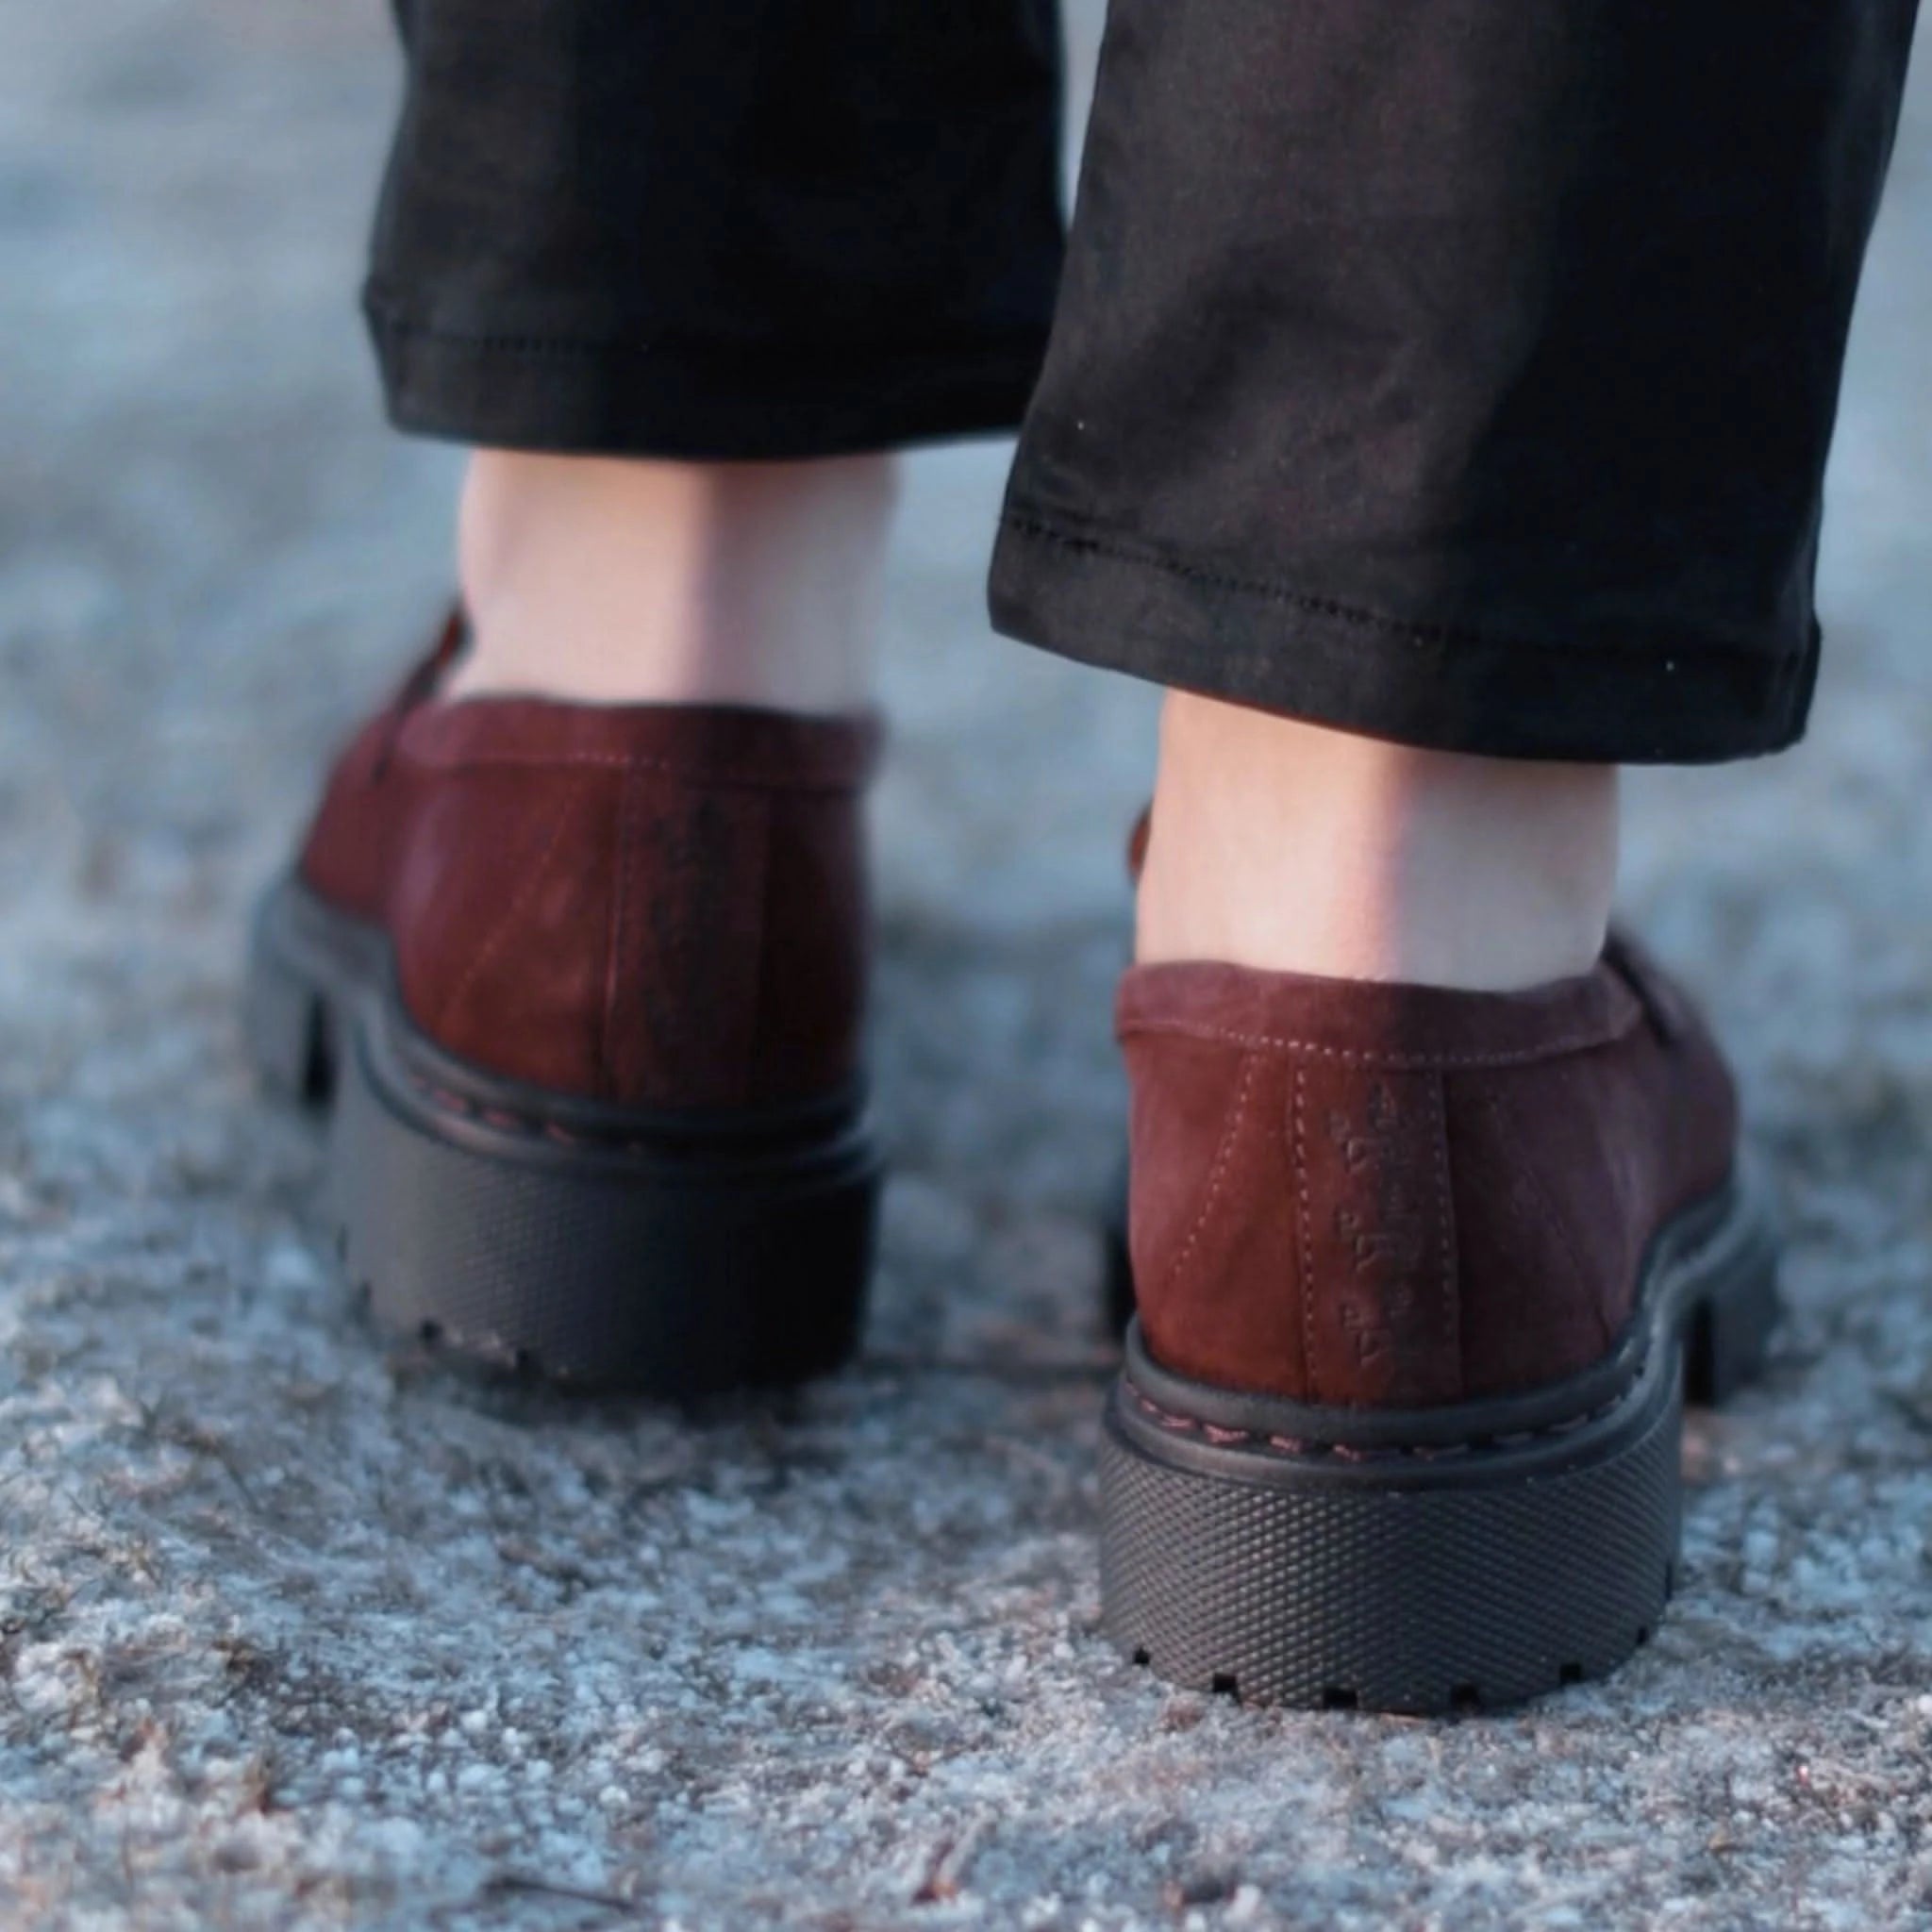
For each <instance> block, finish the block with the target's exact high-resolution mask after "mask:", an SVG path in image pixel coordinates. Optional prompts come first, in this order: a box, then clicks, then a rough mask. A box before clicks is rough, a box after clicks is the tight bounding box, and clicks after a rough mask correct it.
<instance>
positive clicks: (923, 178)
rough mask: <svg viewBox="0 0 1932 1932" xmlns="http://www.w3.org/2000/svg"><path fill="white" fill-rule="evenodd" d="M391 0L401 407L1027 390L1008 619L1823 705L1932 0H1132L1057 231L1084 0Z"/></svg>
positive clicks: (1503, 702) (1424, 735)
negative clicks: (1836, 469)
mask: <svg viewBox="0 0 1932 1932" xmlns="http://www.w3.org/2000/svg"><path fill="white" fill-rule="evenodd" d="M399 4H400V6H401V9H402V12H403V17H404V29H405V37H406V40H407V41H408V45H409V49H410V55H411V59H410V84H409V91H408V102H407V106H406V109H405V113H404V117H403V125H402V129H401V133H400V135H399V137H398V141H397V145H396V150H395V155H394V158H393V161H392V165H391V172H390V176H389V181H388V186H387V189H386V192H385V194H384V199H383V206H382V210H381V214H380V218H379V221H378V225H377V233H376V241H375V266H374V273H373V275H372V277H371V280H370V284H369V290H368V307H369V313H370V316H371V320H372V323H373V325H374V328H375V339H376V342H377V345H378V347H379V350H380V354H381V358H382V363H383V368H384V374H385V378H386V381H387V385H388V392H389V399H390V406H391V412H392V414H393V416H394V418H395V420H396V422H397V423H398V424H400V425H403V426H405V427H408V428H412V429H420V430H427V431H431V432H434V433H436V434H440V435H446V436H451V437H456V438H459V439H461V440H463V441H471V442H477V443H488V444H495V445H505V446H511V447H520V448H533V449H549V450H566V451H575V452H582V453H589V452H604V453H619V454H626V455H635V456H657V457H679V458H777V457H803V456H814V455H829V454H833V453H838V452H846V451H853V450H862V449H874V448H883V447H888V446H891V445H895V444H899V443H904V442H908V441H919V440H924V439H931V438H937V437H944V436H955V435H960V434H965V433H970V432H974V431H983V430H989V429H995V428H1001V427H1005V426H1009V425H1013V424H1023V430H1022V435H1021V441H1020V448H1019V454H1018V457H1017V459H1016V461H1015V465H1014V470H1013V476H1012V482H1011V487H1010V491H1009V494H1008V504H1007V509H1006V514H1005V518H1004V522H1003V526H1002V530H1001V534H1000V539H999V543H998V547H997V551H996V555H995V558H994V563H993V573H992V605H993V613H994V618H995V621H996V623H997V624H998V625H999V626H1000V628H1002V629H1003V630H1006V631H1008V632H1009V633H1011V634H1012V635H1014V636H1017V637H1021V638H1024V639H1027V640H1029V641H1032V642H1035V643H1039V644H1043V645H1046V646H1047V647H1049V648H1050V649H1053V650H1056V651H1060V652H1064V653H1066V654H1068V655H1069V656H1072V657H1076V658H1086V659H1089V660H1091V661H1092V662H1094V663H1099V664H1105V665H1110V666H1112V667H1114V668H1116V669H1119V670H1123V671H1127V672H1133V673H1136V674H1138V675H1143V676H1147V677H1151V678H1156V679H1158V680H1159V681H1161V682H1162V683H1165V684H1170V685H1177V686H1183V687H1187V688H1190V689H1193V690H1196V691H1208V692H1212V693H1216V694H1219V695H1223V696H1226V697H1230V698H1234V699H1238V700H1241V701H1243V702H1247V703H1252V704H1256V705H1261V706H1266V707H1270V708H1275V709H1279V710H1282V711H1286V712H1291V713H1294V714H1296V715H1298V716H1302V717H1306V718H1310V719H1315V720H1318V721H1321V722H1324V723H1328V724H1338V725H1341V726H1345V727H1348V728H1350V729H1355V730H1360V731H1364V732H1371V733H1374V734H1378V735H1382V736H1387V737H1391V738H1395V739H1400V740H1405V741H1410V742H1414V743H1421V744H1431V745H1440V746H1444V747H1447V748H1451V749H1456V750H1461V751H1471V752H1481V753H1491V754H1499V755H1507V756H1524V757H1544V758H1589V759H1615V760H1625V761H1628V760H1650V759H1698V758H1726V757H1733V756H1738V755H1741V754H1745V753H1751V752H1760V751H1769V750H1772V749H1774V748H1776V747H1778V746H1780V745H1783V744H1786V743H1788V742H1790V741H1791V740H1792V739H1793V738H1795V737H1796V736H1797V735H1798V733H1799V731H1800V730H1801V729H1802V727H1803V724H1804V720H1805V714H1806V710H1807V706H1808V704H1809V700H1810V693H1811V688H1812V683H1813V679H1814V676H1815V673H1816V668H1817V650H1818V629H1817V623H1816V619H1815V616H1814V611H1813V601H1812V580H1813V575H1814V571H1815V566H1816V560H1817V550H1818V527H1819V519H1820V503H1821V492H1822V482H1823V475H1824V459H1825V454H1826V449H1827V446H1828V444H1829V441H1830V435H1831V427H1832V421H1833V417H1834V413H1835V410H1836V406H1837V398H1838V388H1839V378H1840V368H1841V364H1842V360H1843V353H1844V342H1845V335H1846V329H1847V325H1848V322H1849V318H1850V312H1851V307H1852V300H1853V296H1854V293H1855V291H1856V288H1857V278H1858V272H1859V268H1860V264H1861V261H1862V258H1863V254H1864V249H1865V243H1866V240H1867V237H1868V234H1869V232H1870V228H1871V224H1872V219H1873V215H1874V210H1875V208H1876V205H1877V200H1878V195H1879V191H1880V186H1881V183H1882V180H1883V177H1884V174H1885V167H1886V162H1887V158H1888V157H1889V154H1890V146H1891V141H1892V136H1893V132H1894V129H1895V127H1896V124H1897V116H1898V108H1899V100H1900V94H1901V91H1902V86H1903V81H1904V76H1905V71H1906V64H1907V55H1908V50H1909V45H1910V40H1911V32H1912V25H1913V20H1914V16H1915V14H1916V11H1917V0H1548V4H1545V5H1525V4H1524V0H1113V6H1112V14H1111V19H1110V22H1109V25H1108V39H1107V44H1106V48H1105V52H1104V54H1103V57H1102V66H1101V76H1100V83H1099V93H1098V98H1097V102H1096V106H1095V108H1094V114H1093V120H1092V125H1091V129H1090V131H1089V136H1088V146H1087V159H1086V164H1085V170H1084V174H1083V176H1082V183H1081V192H1080V203H1079V208H1078V210H1077V212H1076V214H1075V217H1074V225H1073V232H1072V237H1071V242H1070V243H1069V245H1068V249H1067V254H1066V260H1065V274H1064V279H1063V280H1062V279H1061V267H1062V263H1061V240H1060V227H1059V217H1058V181H1057V175H1058V112H1059V82H1060V76H1059V60H1058V30H1057V25H1056V22H1055V20H1054V17H1053V7H1052V0H970V4H966V5H961V6H955V7H947V6H941V5H938V4H935V0H399ZM1057 282H1058V283H1059V295H1058V313H1057V314H1056V311H1055V291H1056V283H1057ZM1036 378H1037V379H1038V381H1037V388H1036ZM1029 393H1030V397H1031V401H1030V406H1029V400H1028V399H1029Z"/></svg>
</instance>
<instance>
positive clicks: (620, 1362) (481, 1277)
mask: <svg viewBox="0 0 1932 1932" xmlns="http://www.w3.org/2000/svg"><path fill="white" fill-rule="evenodd" d="M373 1004H374V1003H372V1008H373ZM371 1024H380V1021H379V1020H375V1021H372V1020H371V1019H370V1018H368V1017H367V1016H365V1018H364V1019H363V1020H362V1021H360V1022H359V1023H358V1025H357V1026H356V1028H355V1030H354V1036H353V1045H352V1050H351V1051H350V1052H349V1053H348V1054H347V1055H346V1056H345V1057H344V1063H343V1065H342V1067H341V1074H340V1089H339V1093H338V1098H337V1107H336V1114H335V1120H334V1123H333V1132H332V1137H331V1158H330V1170H331V1171H330V1190H331V1196H332V1204H333V1207H334V1210H335V1213H336V1216H337V1219H338V1221H339V1223H340V1225H341V1243H342V1256H343V1261H344V1264H345V1266H346V1268H347V1271H348V1275H349V1279H350V1282H351V1284H352V1285H354V1286H356V1287H357V1288H358V1289H363V1290H366V1291H367V1294H368V1300H369V1307H370V1311H371V1313H372V1315H373V1316H374V1318H375V1321H376V1323H377V1324H378V1325H379V1326H381V1327H383V1328H385V1329H388V1330H390V1331H391V1332H394V1333H396V1334H399V1335H403V1336H407V1337H410V1338H413V1339H417V1340H421V1341H429V1342H432V1343H433V1344H434V1345H435V1346H436V1347H437V1348H438V1349H439V1350H440V1351H441V1352H446V1353H449V1354H453V1355H455V1356H457V1357H464V1358H468V1359H469V1360H471V1361H472V1362H475V1363H476V1364H478V1365H482V1366H486V1367H491V1368H497V1369H506V1370H513V1371H515V1372H517V1373H520V1374H528V1375H532V1376H535V1377H539V1378H541V1379H544V1380H549V1381H556V1382H564V1383H569V1384H574V1385H576V1386H580V1387H585V1388H597V1389H613V1390H625V1391H635V1392H640V1393H644V1394H653V1395H659V1396H664V1397H669V1398H681V1397H689V1396H695V1395H702V1394H708V1393H714V1392H719V1391H725V1390H730V1389H734V1388H742V1387H750V1386H759V1385H768V1384H773V1383H790V1382H797V1381H802V1380H805V1379H807V1378H808V1377H810V1376H813V1375H817V1374H825V1373H828V1372H829V1371H831V1370H833V1369H835V1368H837V1367H838V1366H839V1365H840V1364H841V1363H842V1362H843V1361H844V1360H846V1359H847V1358H848V1357H849V1356H850V1355H851V1354H852V1352H853V1350H854V1348H855V1347H856V1346H857V1343H858V1335H859V1330H860V1327H861V1325H862V1323H863V1318H864V1311H865V1303H866V1296H867V1290H868V1284H869V1282H870V1278H871V1274H872V1265H873V1255H874V1242H875V1237H876V1224H877V1211H878V1195H879V1164H878V1160H877V1156H876V1153H875V1152H874V1149H873V1148H872V1145H871V1142H870V1141H869V1139H867V1138H865V1137H863V1136H862V1135H860V1136H852V1135H848V1136H847V1137H846V1140H845V1141H844V1142H843V1143H841V1152H840V1153H839V1154H838V1156H837V1157H836V1158H819V1159H817V1160H805V1161H803V1162H802V1163H801V1166H800V1169H799V1171H797V1172H793V1173H787V1172H785V1171H783V1170H780V1169H775V1168H774V1170H772V1171H769V1172H766V1173H762V1174H754V1173H746V1172H743V1171H741V1170H739V1171H734V1172H733V1173H732V1174H730V1175H729V1176H728V1177H725V1178H722V1179H719V1180H716V1181H708V1180H707V1179H706V1177H705V1175H704V1174H703V1173H702V1171H693V1170H692V1169H691V1167H689V1166H681V1167H679V1166H669V1165H657V1164H654V1163H652V1162H651V1161H650V1160H649V1159H647V1158H639V1159H637V1160H634V1161H632V1162H630V1163H629V1164H627V1165H616V1164H613V1163H611V1162H610V1161H608V1160H605V1161H600V1162H597V1163H594V1164H593V1163H585V1164H581V1165H576V1164H573V1162H572V1161H571V1160H570V1159H569V1158H561V1157H559V1156H558V1155H557V1154H556V1153H555V1152H546V1153H545V1155H544V1158H530V1159H520V1158H515V1157H514V1156H512V1155H509V1154H506V1153H491V1152H486V1151H482V1150H479V1149H478V1148H476V1147H475V1146H474V1145H470V1144H465V1143H463V1142H462V1141H459V1140H458V1139H456V1138H454V1137H445V1136H444V1135H442V1134H440V1133H438V1132H436V1131H435V1130H434V1129H433V1128H432V1127H430V1126H428V1125H426V1124H424V1123H423V1122H422V1121H421V1120H419V1119H418V1118H416V1117H415V1116H414V1115H412V1114H411V1112H410V1111H409V1110H408V1108H404V1107H402V1106H400V1105H398V1104H397V1103H396V1102H395V1101H394V1100H393V1099H392V1098H391V1096H390V1095H389V1094H388V1093H387V1092H386V1091H384V1089H383V1087H382V1085H381V1082H380V1076H379V1075H378V1074H375V1073H374V1072H373V1070H372V1061H371V1055H370V1052H369V1047H368V1028H369V1026H370V1025H371Z"/></svg>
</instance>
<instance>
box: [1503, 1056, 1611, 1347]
mask: <svg viewBox="0 0 1932 1932" xmlns="http://www.w3.org/2000/svg"><path fill="white" fill-rule="evenodd" d="M1482 1091H1483V1098H1484V1100H1485V1101H1486V1102H1487V1103H1488V1104H1489V1108H1490V1111H1491V1114H1492V1115H1493V1116H1494V1117H1495V1120H1496V1122H1497V1124H1498V1129H1499V1131H1502V1130H1504V1129H1505V1128H1507V1138H1509V1139H1512V1140H1515V1141H1524V1142H1526V1141H1528V1138H1529V1137H1528V1136H1527V1135H1525V1134H1524V1131H1523V1123H1522V1120H1521V1118H1520V1117H1519V1116H1518V1114H1517V1111H1516V1108H1515V1105H1514V1103H1513V1102H1512V1101H1511V1100H1510V1099H1509V1097H1508V1096H1507V1094H1506V1093H1504V1092H1503V1091H1502V1090H1501V1089H1500V1088H1499V1087H1497V1086H1496V1085H1495V1083H1494V1082H1493V1081H1490V1080H1485V1081H1484V1082H1483V1089H1482ZM1516 1171H1517V1173H1518V1174H1521V1175H1522V1176H1523V1178H1524V1184H1525V1185H1526V1186H1527V1187H1528V1189H1529V1191H1530V1192H1531V1193H1532V1194H1534V1195H1535V1196H1536V1198H1537V1202H1538V1204H1539V1205H1540V1206H1541V1208H1542V1211H1543V1219H1544V1220H1545V1221H1546V1222H1547V1223H1548V1224H1549V1225H1550V1228H1551V1230H1552V1231H1553V1232H1554V1233H1555V1235H1556V1237H1557V1245H1558V1246H1559V1247H1560V1248H1561V1249H1562V1250H1563V1254H1564V1257H1565V1258H1566V1259H1567V1260H1568V1261H1569V1263H1570V1272H1571V1274H1573V1275H1574V1277H1575V1281H1576V1288H1577V1291H1578V1292H1579V1293H1580V1294H1581V1295H1582V1296H1583V1297H1584V1299H1585V1300H1586V1301H1587V1302H1588V1303H1589V1304H1590V1306H1591V1312H1592V1313H1594V1315H1595V1316H1596V1324H1597V1328H1598V1330H1599V1332H1600V1334H1601V1336H1602V1339H1603V1343H1604V1346H1605V1347H1606V1348H1607V1347H1608V1346H1609V1345H1610V1344H1611V1343H1612V1342H1613V1341H1615V1340H1616V1339H1617V1336H1616V1330H1615V1329H1613V1328H1612V1327H1611V1326H1610V1324H1609V1323H1608V1322H1607V1321H1606V1320H1605V1319H1604V1311H1603V1307H1602V1305H1601V1304H1600V1303H1599V1302H1598V1300H1597V1298H1596V1296H1595V1295H1594V1294H1592V1293H1591V1285H1590V1271H1589V1270H1588V1269H1587V1268H1586V1267H1585V1266H1584V1262H1583V1252H1582V1250H1581V1249H1580V1248H1578V1246H1577V1245H1576V1238H1575V1235H1574V1232H1573V1230H1572V1229H1571V1226H1570V1217H1569V1216H1568V1215H1566V1214H1564V1213H1562V1212H1561V1211H1560V1210H1559V1208H1557V1203H1556V1201H1555V1200H1554V1199H1553V1198H1552V1197H1551V1194H1550V1191H1549V1190H1548V1189H1547V1188H1546V1187H1544V1185H1543V1179H1542V1175H1541V1174H1539V1173H1538V1172H1537V1169H1536V1166H1535V1164H1534V1163H1533V1162H1530V1161H1527V1160H1525V1161H1520V1162H1519V1163H1518V1164H1517V1170H1516Z"/></svg>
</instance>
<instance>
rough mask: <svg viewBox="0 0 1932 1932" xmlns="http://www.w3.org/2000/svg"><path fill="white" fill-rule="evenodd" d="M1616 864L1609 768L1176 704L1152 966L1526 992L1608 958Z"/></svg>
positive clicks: (1207, 704)
mask: <svg viewBox="0 0 1932 1932" xmlns="http://www.w3.org/2000/svg"><path fill="white" fill-rule="evenodd" d="M1616 871H1617V774H1616V770H1615V768H1614V767H1611V766H1580V765H1552V764H1533V763H1524V762H1517V761H1510V760H1503V759H1491V758H1464V757H1459V756H1455V755H1451V754H1448V753H1442V752H1429V751H1419V750H1415V749H1412V748H1409V747H1406V746H1402V745H1394V744H1387V743H1383V742H1380V741H1375V740H1372V739H1365V738H1358V737H1355V736H1352V735H1350V734H1348V733H1345V732H1338V731H1329V730H1324V729H1323V728H1321V727H1319V726H1315V725H1310V724H1301V723H1298V722H1296V721H1294V720H1292V719H1285V718H1278V717H1274V716H1272V715H1270V714H1267V713H1263V712H1257V711H1251V710H1246V709H1243V708H1239V707H1235V706H1230V705H1224V704H1219V703H1215V702H1213V701H1211V700H1209V699H1206V698H1198V697H1191V696H1189V695H1186V694H1184V693H1178V692H1176V693H1174V694H1171V695H1170V697H1169V699H1168V702H1167V708H1166V712H1165V716H1164V719H1163V723H1162V730H1161V754H1160V775H1159V782H1158V789H1157V792H1156V799H1155V811H1154V830H1153V839H1152V842H1151V845H1150V848H1149V851H1148V855H1147V865H1146V871H1145V874H1144V875H1143V878H1142V882H1141V908H1140V934H1139V957H1140V958H1141V960H1142V962H1143V963H1148V964H1153V963H1157V962H1158V961H1161V960H1170V959H1184V958H1192V959H1200V958H1209V959H1223V960H1227V961H1230V962H1232V963H1234V964H1238V965H1245V966H1253V967H1258V968H1263V969H1269V970H1274V971H1285V972H1301V973H1314V974H1326V975H1330V976H1334V977H1339V978H1353V979H1380V980H1391V981H1409V982H1414V983H1417V984H1424V985H1434V986H1447V987H1462V988H1469V989H1472V990H1482V989H1487V990H1494V991H1508V990H1514V989H1520V988H1524V987H1529V986H1535V985H1541V984H1542V983H1544V982H1546V981H1549V980H1553V979H1558V978H1562V977H1565V976H1567V975H1568V974H1574V973H1580V972H1584V971H1587V970H1588V968H1589V967H1590V966H1591V964H1592V963H1593V962H1594V960H1595V958H1596V957H1597V955H1598V954H1599V953H1600V952H1601V950H1602V946H1603V941H1604V933H1605V928H1606V925H1607V921H1608V916H1609V907H1610V897H1611V893H1612V891H1613V890H1614V888H1615V884H1616Z"/></svg>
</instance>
